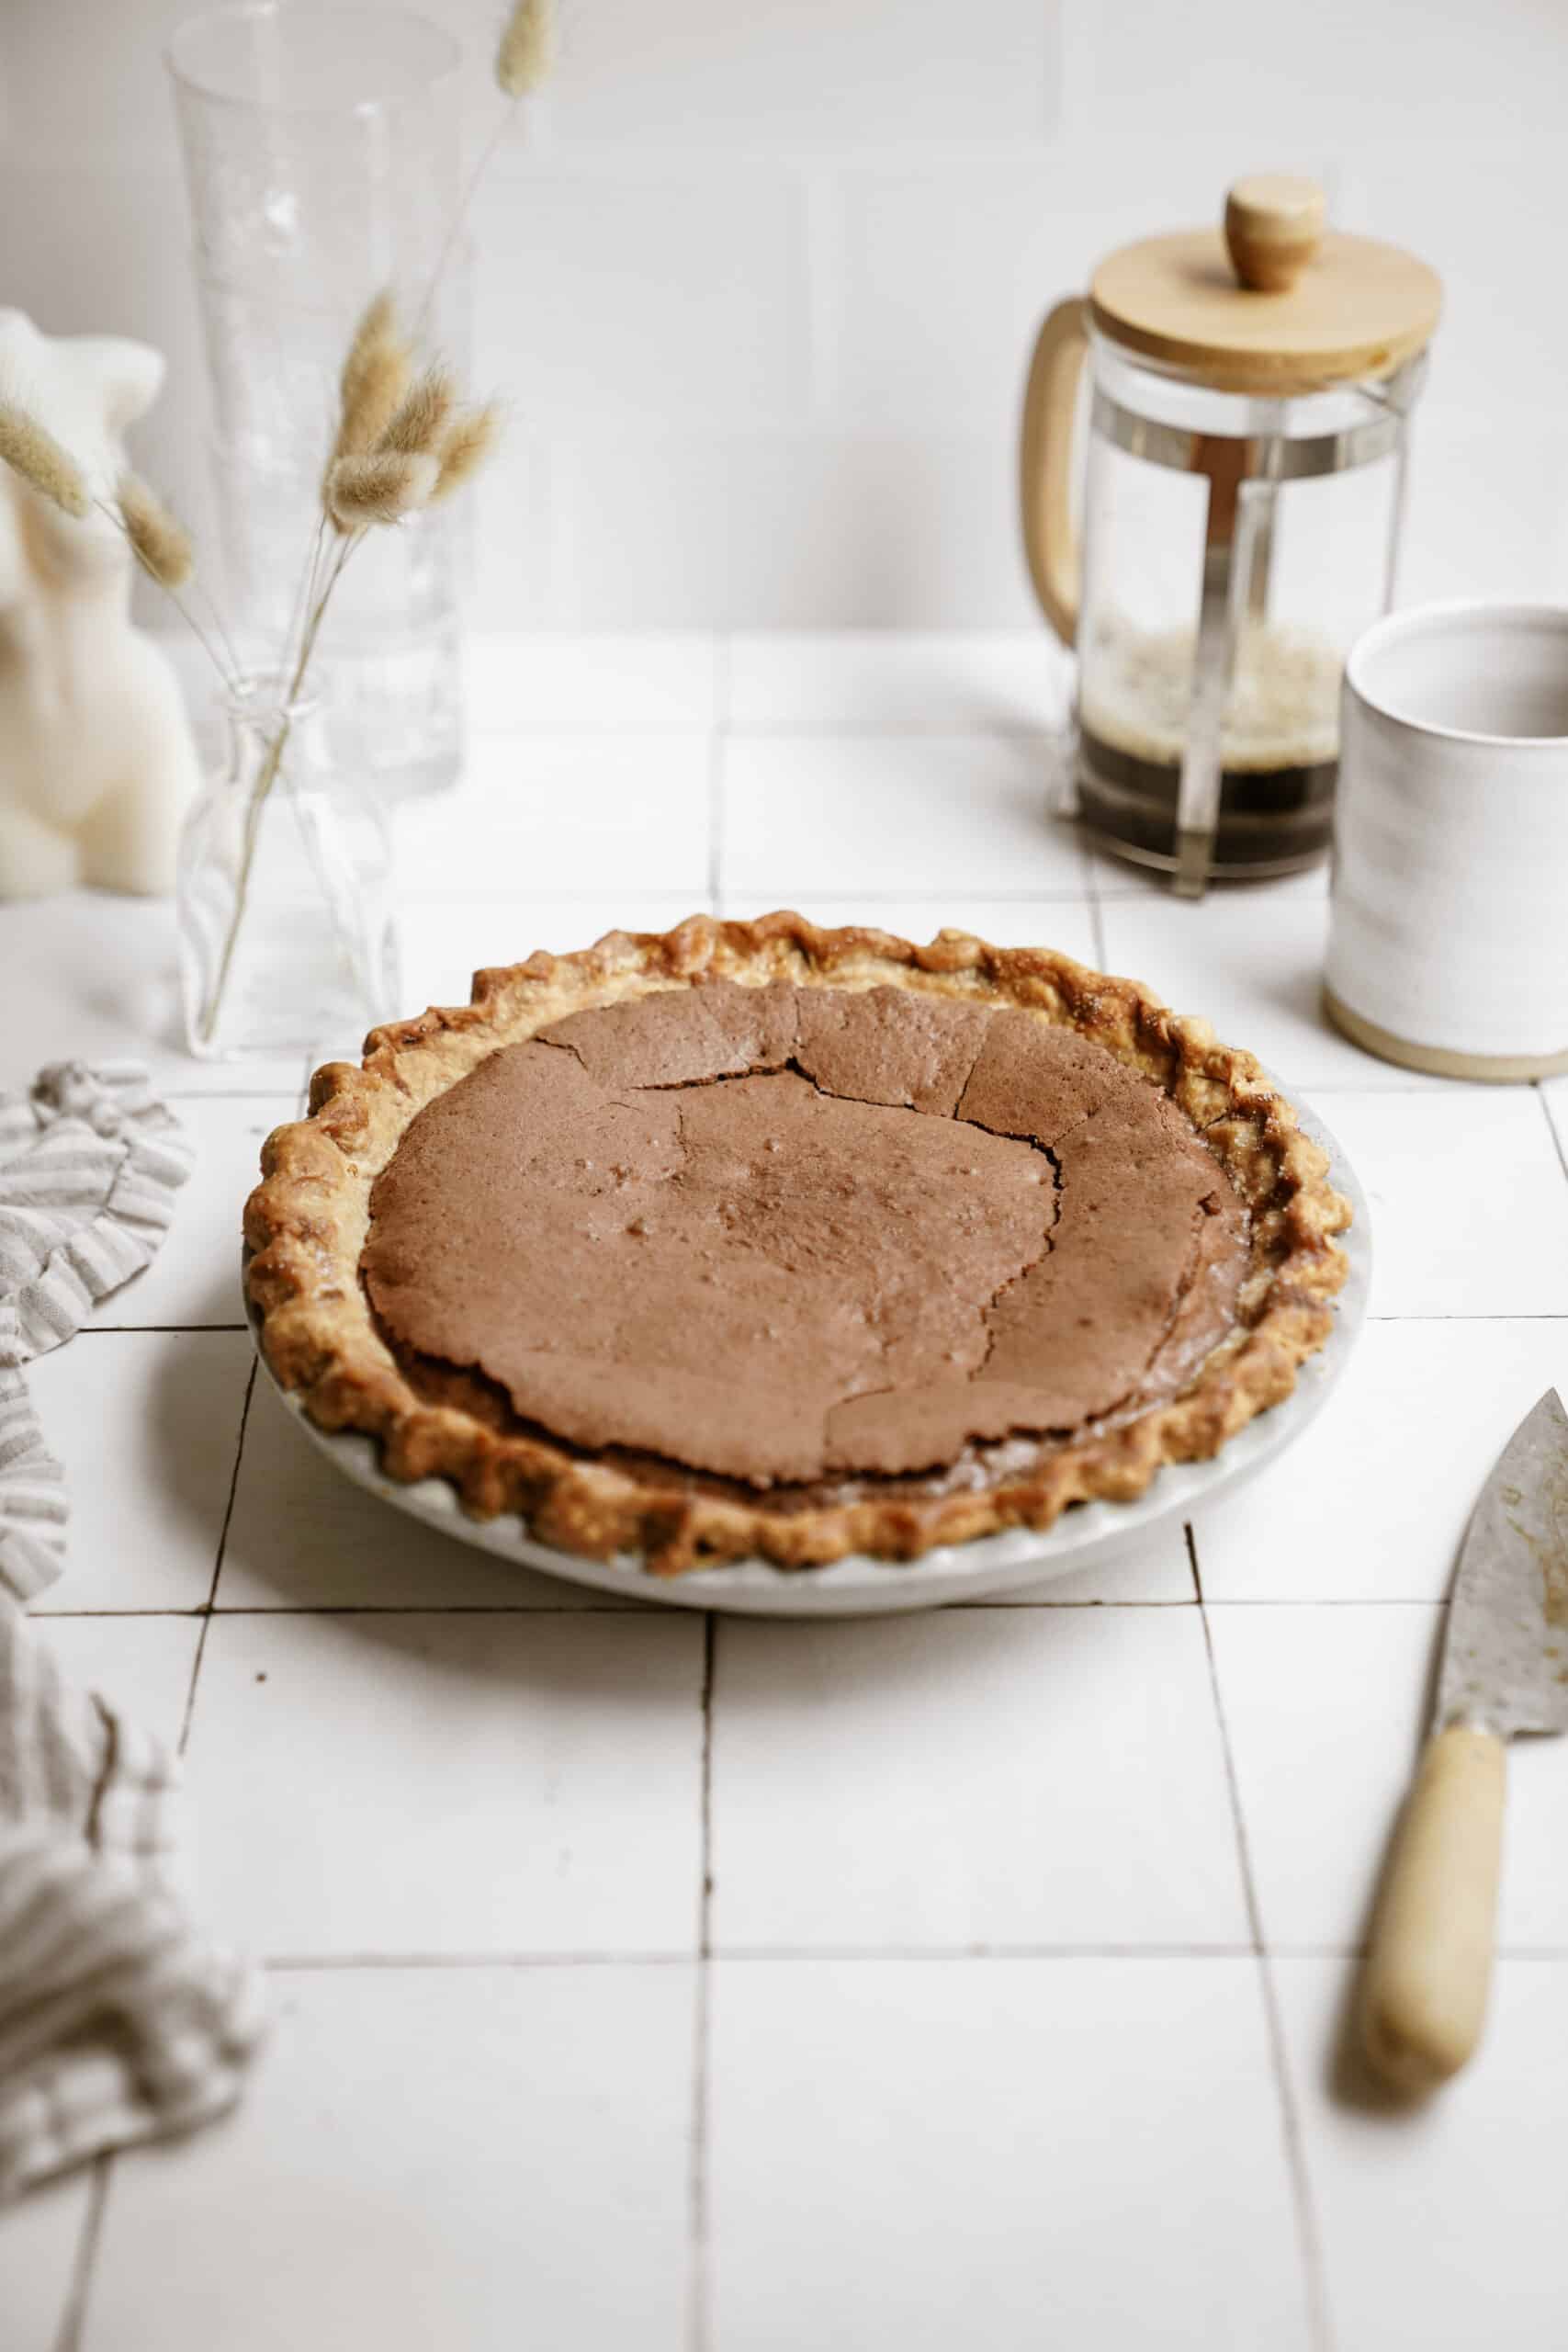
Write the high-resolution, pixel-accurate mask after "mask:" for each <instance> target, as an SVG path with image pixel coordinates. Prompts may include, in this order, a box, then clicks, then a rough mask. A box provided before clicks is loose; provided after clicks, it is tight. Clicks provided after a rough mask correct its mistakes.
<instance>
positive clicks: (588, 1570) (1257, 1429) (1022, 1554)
mask: <svg viewBox="0 0 1568 2352" xmlns="http://www.w3.org/2000/svg"><path fill="white" fill-rule="evenodd" d="M1280 1091H1281V1092H1282V1093H1283V1092H1285V1091H1286V1090H1285V1089H1283V1088H1281V1089H1280ZM1287 1099H1288V1100H1289V1101H1291V1102H1293V1103H1294V1104H1295V1108H1296V1113H1297V1116H1298V1117H1299V1119H1300V1121H1301V1124H1302V1126H1303V1130H1304V1131H1305V1133H1306V1134H1308V1135H1309V1136H1312V1137H1313V1138H1314V1141H1315V1142H1317V1143H1319V1144H1320V1145H1321V1146H1322V1147H1323V1148H1324V1150H1325V1151H1326V1152H1327V1154H1328V1158H1329V1162H1330V1176H1331V1181H1332V1182H1333V1183H1334V1184H1335V1186H1336V1188H1337V1190H1338V1191H1339V1192H1341V1193H1344V1194H1345V1195H1346V1197H1347V1199H1348V1201H1349V1203H1350V1205H1351V1209H1352V1211H1353V1213H1354V1216H1353V1222H1352V1224H1351V1227H1350V1229H1349V1231H1348V1233H1346V1234H1344V1235H1343V1236H1342V1237H1341V1247H1342V1248H1343V1249H1344V1250H1345V1253H1346V1255H1347V1257H1348V1260H1349V1261H1350V1272H1349V1276H1348V1280H1347V1282H1346V1284H1345V1287H1344V1289H1343V1290H1342V1291H1341V1292H1340V1294H1339V1297H1338V1300H1337V1315H1336V1321H1335V1328H1334V1331H1333V1333H1332V1335H1331V1337H1330V1338H1329V1340H1328V1341H1327V1343H1326V1344H1325V1346H1324V1347H1323V1348H1322V1349H1321V1350H1320V1351H1318V1353H1317V1354H1316V1355H1314V1356H1312V1357H1310V1358H1309V1359H1308V1360H1307V1362H1306V1363H1304V1364H1303V1365H1302V1366H1301V1368H1300V1370H1299V1371H1298V1373H1297V1375H1296V1385H1295V1388H1294V1390H1293V1392H1292V1395H1291V1396H1289V1397H1287V1398H1286V1399H1285V1401H1284V1403H1283V1404H1282V1405H1276V1406H1274V1407H1273V1408H1271V1410H1269V1412H1266V1413H1260V1414H1258V1417H1257V1419H1254V1420H1251V1421H1249V1422H1248V1423H1247V1426H1246V1428H1245V1429H1242V1430H1238V1431H1237V1432H1236V1434H1235V1437H1233V1438H1231V1439H1230V1440H1229V1442H1227V1443H1226V1445H1225V1447H1224V1451H1223V1453H1220V1454H1219V1455H1218V1456H1216V1458H1215V1459H1214V1460H1213V1462H1184V1463H1167V1464H1165V1465H1164V1467H1163V1468H1162V1469H1160V1470H1159V1471H1157V1472H1156V1476H1155V1477H1154V1479H1153V1480H1152V1481H1151V1483H1150V1485H1149V1487H1148V1489H1147V1491H1146V1492H1145V1494H1143V1495H1141V1496H1139V1498H1138V1499H1137V1500H1136V1501H1135V1502H1130V1503H1116V1502H1094V1503H1075V1504H1074V1505H1072V1507H1071V1508H1070V1509H1069V1510H1066V1511H1064V1513H1063V1514H1062V1516H1061V1518H1060V1519H1059V1520H1058V1521H1056V1523H1055V1526H1054V1527H1052V1528H1048V1529H1047V1530H1046V1531H1045V1532H1043V1533H1037V1532H1035V1531H1034V1530H1032V1529H1031V1528H1022V1527H1015V1528H1008V1529H1006V1530H1005V1531H1004V1532H1002V1533H1001V1534H999V1535H982V1536H977V1537H976V1539H975V1541H974V1542H973V1543H969V1544H948V1545H942V1546H939V1547H938V1548H937V1549H935V1550H933V1551H931V1552H927V1553H926V1554H925V1555H924V1556H923V1557H922V1558H920V1559H919V1560H903V1561H900V1560H877V1559H871V1558H869V1557H867V1556H866V1555H863V1554H860V1553H852V1554H851V1555H849V1557H848V1558H846V1559H842V1560H835V1561H834V1562H833V1563H832V1565H831V1566H829V1567H822V1568H779V1567H775V1566H773V1562H772V1561H770V1560H763V1559H758V1558H752V1559H747V1560H735V1561H731V1562H730V1563H728V1566H723V1567H714V1568H693V1569H691V1570H689V1571H688V1572H687V1573H686V1574H685V1575H684V1576H679V1577H656V1576H652V1575H650V1574H649V1571H648V1569H647V1568H646V1567H645V1566H643V1563H642V1561H641V1559H640V1557H638V1556H637V1555H632V1554H626V1555H620V1556H618V1557H616V1558H614V1559H609V1560H590V1559H585V1558H583V1557H582V1556H581V1555H580V1554H578V1553H576V1552H563V1551H560V1550H558V1548H557V1547H556V1546H555V1545H554V1544H541V1543H538V1542H536V1540H535V1538H534V1537H533V1536H532V1535H530V1534H529V1533H528V1532H527V1530H526V1529H525V1527H524V1526H523V1524H522V1523H521V1521H518V1520H517V1519H515V1518H502V1519H492V1520H479V1519H471V1518H470V1517H469V1516H468V1512H467V1511H465V1510H464V1509H463V1507H462V1504H461V1503H460V1502H459V1500H458V1498H457V1490H456V1488H455V1487H452V1486H450V1485H449V1484H448V1483H447V1482H446V1479H444V1478H424V1479H422V1480H420V1482H419V1483H418V1484H417V1485H415V1486H406V1485H404V1484H403V1483H402V1482H401V1481H400V1480H399V1479H396V1478H389V1477H388V1476H386V1475H385V1474H384V1473H383V1471H382V1469H381V1464H380V1456H379V1450H378V1446H377V1444H376V1441H375V1440H374V1438H370V1437H366V1436H363V1435H361V1434H360V1433H359V1432H357V1431H355V1430H344V1431H340V1432H335V1433H334V1432H331V1431H328V1430H319V1429H318V1428H317V1427H316V1425H315V1423H314V1422H313V1421H311V1420H310V1419H309V1417H308V1416H307V1414H306V1413H305V1412H304V1410H303V1409H302V1408H301V1406H300V1404H299V1399H298V1397H293V1396H291V1395H289V1394H288V1391H287V1390H285V1389H279V1390H278V1394H279V1395H280V1396H281V1397H282V1398H283V1402H284V1404H285V1406H286V1407H287V1408H288V1410H289V1411H290V1412H291V1413H292V1414H293V1415H294V1418H295V1419H296V1420H297V1421H298V1422H299V1426H300V1428H301V1429H302V1430H304V1431H305V1433H306V1435H307V1436H308V1437H309V1438H310V1439H311V1440H312V1442H314V1443H315V1444H316V1445H318V1446H320V1448H321V1452H322V1453H325V1454H326V1455H327V1456H328V1458H329V1459H330V1460H331V1461H333V1462H334V1463H335V1464H337V1466H338V1468H339V1469H340V1470H341V1471H342V1472H343V1474H344V1476H345V1477H347V1478H351V1479H352V1480H353V1481H354V1483H355V1486H359V1487H366V1488H367V1489H368V1491H369V1492H370V1493H371V1494H373V1495H379V1496H380V1498H382V1500H383V1501H384V1502H388V1503H390V1504H391V1505H392V1507H393V1509H394V1510H400V1511H406V1512H407V1513H408V1514H409V1516H410V1517H411V1518H413V1519H418V1520H423V1521H424V1522H425V1524H426V1525H427V1526H430V1527H433V1528H435V1529H437V1530H439V1532H441V1533H442V1534H443V1535H450V1536H455V1537H456V1538H457V1541H458V1542H459V1543H462V1544H475V1545H477V1546H478V1548H479V1550H480V1551H481V1552H489V1553H491V1555H493V1556H494V1557H495V1558H497V1559H500V1560H512V1561H514V1562H515V1563H516V1564H517V1566H519V1567H528V1568H542V1569H544V1570H545V1571H546V1572H547V1574H548V1575H550V1576H555V1577H565V1578H566V1579H567V1580H568V1581H569V1582H570V1583H572V1584H585V1585H592V1586H594V1587H595V1588H596V1589H598V1590H600V1591H602V1592H613V1593H616V1594H618V1595H619V1596H620V1598H621V1599H623V1600H644V1601H668V1602H669V1603H671V1605H672V1606H674V1607H676V1608H681V1609H732V1610H736V1611H740V1612H742V1613H743V1614H746V1615H750V1616H755V1617H870V1616H880V1615H882V1614H885V1613H886V1612H888V1611H894V1610H904V1609H939V1608H941V1607H942V1605H943V1603H944V1602H948V1601H954V1600H971V1601H973V1600H994V1599H997V1598H999V1597H1000V1596H1001V1595H1002V1594H1004V1593H1008V1592H1012V1591H1016V1590H1017V1589H1019V1588H1020V1587H1021V1586H1024V1585H1031V1584H1038V1583H1041V1582H1043V1581H1044V1580H1045V1579H1046V1578H1048V1577H1058V1576H1066V1575H1067V1574H1068V1573H1069V1572H1070V1571H1072V1570H1075V1569H1079V1568H1086V1567H1090V1566H1104V1565H1105V1564H1106V1563H1108V1562H1111V1561H1113V1560H1118V1559H1121V1558H1122V1557H1124V1556H1125V1555H1127V1554H1129V1553H1130V1552H1132V1551H1133V1550H1134V1549H1135V1548H1136V1547H1137V1546H1138V1545H1139V1544H1141V1543H1143V1542H1144V1541H1145V1539H1146V1537H1147V1536H1148V1535H1149V1533H1150V1532H1151V1531H1152V1530H1153V1529H1155V1528H1156V1527H1163V1526H1166V1525H1168V1523H1169V1522H1170V1521H1176V1522H1177V1523H1178V1524H1179V1523H1180V1522H1181V1521H1184V1520H1186V1519H1189V1518H1190V1517H1191V1515H1192V1513H1193V1512H1194V1511H1196V1510H1201V1509H1204V1508H1205V1507H1206V1506H1207V1505H1209V1504H1210V1503H1212V1502H1213V1501H1215V1500H1216V1499H1217V1498H1218V1497H1219V1496H1220V1495H1222V1494H1229V1493H1231V1492H1232V1491H1233V1490H1234V1489H1235V1487H1240V1486H1243V1485H1245V1483H1246V1482H1247V1480H1248V1479H1249V1478H1255V1477H1257V1476H1258V1473H1259V1472H1260V1471H1262V1470H1264V1469H1266V1468H1267V1467H1268V1465H1269V1463H1270V1462H1272V1461H1273V1460H1274V1458H1275V1456H1276V1455H1277V1454H1280V1453H1283V1452H1284V1450H1285V1448H1286V1446H1288V1445H1289V1444H1291V1442H1292V1440H1294V1439H1295V1438H1297V1437H1299V1436H1300V1435H1301V1432H1302V1431H1303V1430H1304V1429H1305V1427H1306V1426H1307V1423H1308V1422H1309V1421H1310V1420H1311V1419H1313V1417H1314V1414H1315V1413H1316V1412H1317V1410H1318V1408H1319V1407H1320V1406H1321V1405H1322V1404H1323V1402H1324V1399H1325V1397H1327V1395H1328V1393H1329V1391H1330V1389H1331V1388H1332V1387H1333V1386H1334V1385H1335V1383H1336V1381H1337V1379H1338V1378H1339V1376H1340V1374H1341V1373H1342V1372H1343V1371H1344V1369H1345V1366H1346V1363H1348V1359H1349V1354H1350V1350H1351V1348H1352V1347H1353V1346H1354V1344H1355V1340H1356V1337H1357V1334H1358V1332H1359V1329H1360V1327H1361V1324H1362V1322H1363V1321H1364V1320H1365V1317H1366V1311H1367V1296H1368V1291H1369V1288H1370V1285H1371V1231H1370V1224H1369V1216H1368V1210H1367V1203H1366V1198H1365V1195H1364V1194H1363V1193H1362V1191H1361V1188H1360V1186H1359V1183H1358V1182H1357V1181H1356V1177H1355V1174H1354V1171H1353V1170H1352V1169H1351V1167H1350V1165H1349V1162H1348V1160H1347V1159H1346V1157H1345V1154H1344V1152H1343V1151H1342V1149H1341V1148H1340V1147H1339V1145H1338V1143H1337V1141H1336V1140H1335V1138H1334V1136H1332V1135H1331V1134H1330V1133H1329V1131H1328V1129H1327V1128H1326V1127H1325V1125H1323V1122H1322V1121H1321V1120H1320V1119H1318V1118H1317V1117H1316V1116H1315V1115H1314V1114H1313V1113H1312V1112H1311V1111H1309V1110H1307V1109H1305V1108H1303V1105H1302V1103H1301V1102H1300V1099H1299V1098H1298V1097H1296V1096H1294V1095H1287ZM262 1362H263V1363H264V1365H265V1357H263V1359H262Z"/></svg>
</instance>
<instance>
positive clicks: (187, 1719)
mask: <svg viewBox="0 0 1568 2352" xmlns="http://www.w3.org/2000/svg"><path fill="white" fill-rule="evenodd" d="M255 1392H256V1366H255V1363H254V1361H253V1363H252V1364H251V1369H250V1372H249V1374H248V1375H247V1377H246V1380H245V1396H244V1402H243V1404H242V1406H241V1407H240V1428H239V1434H238V1435H237V1436H236V1438H235V1440H234V1466H233V1468H232V1469H231V1472H230V1474H229V1492H228V1495H227V1497H226V1498H225V1500H224V1504H223V1523H222V1525H221V1526H220V1529H219V1531H218V1546H217V1550H216V1552H215V1553H214V1555H213V1560H212V1582H211V1583H210V1585H209V1587H208V1589H207V1601H206V1605H205V1607H204V1608H202V1609H200V1610H197V1611H193V1612H192V1613H193V1614H195V1615H197V1616H199V1618H200V1619H201V1631H200V1633H199V1634H197V1638H196V1656H195V1657H193V1658H192V1660H191V1662H190V1687H189V1688H188V1690H187V1691H186V1707H185V1715H184V1718H183V1720H182V1722H181V1724H180V1736H179V1745H178V1747H177V1749H176V1751H175V1752H176V1753H177V1754H178V1755H180V1756H183V1755H184V1754H185V1752H186V1748H187V1747H189V1745H190V1727H191V1723H192V1719H193V1718H194V1716H195V1714H196V1691H197V1683H198V1682H199V1681H200V1679H201V1662H202V1659H203V1658H204V1657H206V1656H207V1637H208V1635H209V1633H210V1632H211V1631H212V1620H213V1617H214V1615H215V1614H216V1611H217V1601H218V1581H219V1578H220V1577H221V1576H222V1574H223V1554H224V1550H225V1548H226V1547H227V1544H228V1542H229V1522H230V1521H231V1519H232V1518H233V1516H234V1497H235V1496H236V1494H237V1493H238V1492H239V1488H240V1464H241V1462H242V1461H243V1458H244V1452H245V1430H246V1428H247V1426H248V1424H249V1421H250V1418H251V1398H252V1397H254V1395H255Z"/></svg>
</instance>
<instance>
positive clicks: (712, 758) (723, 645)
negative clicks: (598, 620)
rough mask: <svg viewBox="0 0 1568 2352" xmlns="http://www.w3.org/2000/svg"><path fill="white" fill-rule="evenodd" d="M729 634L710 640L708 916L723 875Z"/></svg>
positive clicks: (720, 633)
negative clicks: (711, 647) (711, 674)
mask: <svg viewBox="0 0 1568 2352" xmlns="http://www.w3.org/2000/svg"><path fill="white" fill-rule="evenodd" d="M730 671H731V654H730V645H729V633H728V630H727V629H719V630H718V631H716V634H715V637H714V640H713V732H712V734H711V736H710V737H709V739H708V863H707V886H708V912H709V914H712V915H716V914H717V912H718V910H719V905H720V899H719V889H720V886H721V879H722V876H723V872H724V763H725V747H726V745H727V743H728V740H729V706H730V700H731V694H732V687H731V676H730Z"/></svg>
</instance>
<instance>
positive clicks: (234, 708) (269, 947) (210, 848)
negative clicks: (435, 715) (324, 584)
mask: <svg viewBox="0 0 1568 2352" xmlns="http://www.w3.org/2000/svg"><path fill="white" fill-rule="evenodd" d="M226 715H227V718H228V734H229V747H228V756H227V758H226V759H225V761H224V762H223V763H222V765H221V767H220V769H219V770H218V771H217V772H215V773H214V774H213V775H212V776H211V777H210V778H209V782H208V783H207V785H206V786H205V788H204V790H203V791H202V793H201V795H200V797H198V799H197V803H196V806H195V807H194V809H192V810H191V813H190V815H189V817H188V818H187V819H186V825H185V831H184V832H183V834H182V836H181V841H180V859H179V876H178V881H177V883H176V899H175V906H176V915H177V921H178V926H179V944H180V984H181V993H182V997H183V1000H184V1005H185V1022H186V1042H187V1044H188V1046H189V1047H190V1050H191V1052H192V1053H193V1054H195V1055H196V1056H197V1057H199V1058H200V1059H202V1060H204V1061H235V1060H242V1059H243V1058H244V1057H246V1056H247V1055H265V1056H269V1057H277V1056H283V1055H289V1054H299V1056H300V1057H305V1056H307V1055H311V1054H314V1055H317V1056H318V1057H320V1056H321V1055H322V1054H334V1053H335V1054H349V1053H355V1054H356V1053H357V1052H358V1049H359V1041H360V1039H361V1038H362V1037H363V1036H364V1035H365V1032H366V1031H367V1029H370V1028H373V1027H375V1025H376V1024H377V1023H378V1022H381V1021H386V1020H389V1019H390V1018H391V1016H392V1014H393V1013H394V1012H395V1011H396V1009H397V999H398V966H397V934H396V928H395V923H394V917H393V902H392V843H391V832H390V828H389V823H388V820H387V815H386V811H385V809H383V807H382V806H381V804H380V802H379V801H378V798H377V797H374V796H373V795H372V794H371V793H370V792H369V791H368V790H367V788H366V787H365V786H363V785H362V784H360V783H359V782H357V781H356V780H355V778H354V777H353V776H351V775H344V773H343V772H342V771H341V770H339V769H337V768H335V767H334V766H333V764H332V763H331V762H330V760H329V757H328V752H327V742H326V735H325V730H324V728H323V726H322V711H321V704H320V702H319V701H317V700H314V699H312V700H308V701H296V702H289V701H288V699H287V698H286V697H285V695H284V694H283V692H282V691H281V688H280V685H279V682H278V681H276V680H275V679H270V678H254V679H250V680H247V681H245V682H243V684H242V685H241V686H240V688H239V689H238V690H237V691H236V692H235V694H234V695H232V696H231V698H230V699H229V701H228V703H227V706H226Z"/></svg>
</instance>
